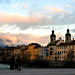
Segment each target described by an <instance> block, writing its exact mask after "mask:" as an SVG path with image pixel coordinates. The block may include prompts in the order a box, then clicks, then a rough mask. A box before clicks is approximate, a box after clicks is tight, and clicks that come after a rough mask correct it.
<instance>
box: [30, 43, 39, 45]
mask: <svg viewBox="0 0 75 75" xmlns="http://www.w3.org/2000/svg"><path fill="white" fill-rule="evenodd" d="M29 45H40V44H38V43H30V44H29Z"/></svg>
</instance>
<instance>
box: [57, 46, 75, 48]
mask: <svg viewBox="0 0 75 75" xmlns="http://www.w3.org/2000/svg"><path fill="white" fill-rule="evenodd" d="M57 48H58V49H67V48H70V49H71V48H72V49H74V46H69V47H68V46H60V47H57Z"/></svg>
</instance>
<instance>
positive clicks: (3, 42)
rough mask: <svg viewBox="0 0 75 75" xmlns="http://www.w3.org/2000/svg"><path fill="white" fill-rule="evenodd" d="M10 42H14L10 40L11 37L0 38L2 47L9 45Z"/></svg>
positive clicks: (0, 46)
mask: <svg viewBox="0 0 75 75" xmlns="http://www.w3.org/2000/svg"><path fill="white" fill-rule="evenodd" d="M10 43H12V41H11V40H9V39H1V38H0V48H6V47H7V45H9V44H10Z"/></svg>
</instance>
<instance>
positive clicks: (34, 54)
mask: <svg viewBox="0 0 75 75" xmlns="http://www.w3.org/2000/svg"><path fill="white" fill-rule="evenodd" d="M39 47H41V45H40V44H38V43H31V44H29V45H28V49H27V50H26V52H25V53H26V58H27V59H28V60H38V56H39V55H38V54H39Z"/></svg>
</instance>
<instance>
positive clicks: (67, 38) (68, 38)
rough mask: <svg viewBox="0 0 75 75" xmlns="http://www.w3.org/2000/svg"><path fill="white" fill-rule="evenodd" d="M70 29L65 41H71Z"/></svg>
mask: <svg viewBox="0 0 75 75" xmlns="http://www.w3.org/2000/svg"><path fill="white" fill-rule="evenodd" d="M69 31H70V30H69V29H67V33H66V34H65V42H71V34H70V33H69Z"/></svg>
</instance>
